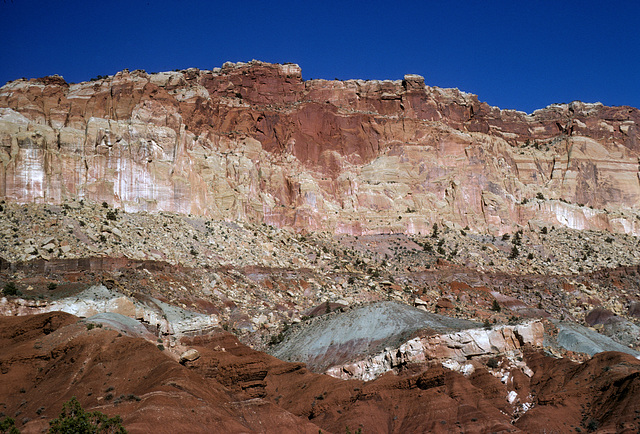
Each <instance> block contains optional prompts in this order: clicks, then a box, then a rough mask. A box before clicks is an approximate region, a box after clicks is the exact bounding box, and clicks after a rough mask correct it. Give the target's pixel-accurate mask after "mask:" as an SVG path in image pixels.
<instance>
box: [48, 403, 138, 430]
mask: <svg viewBox="0 0 640 434" xmlns="http://www.w3.org/2000/svg"><path fill="white" fill-rule="evenodd" d="M126 432H127V430H125V429H124V427H123V426H122V419H121V418H120V416H114V417H107V416H106V415H105V414H103V413H100V412H99V411H94V412H87V411H85V410H84V409H83V408H82V406H81V405H80V402H78V400H77V399H76V397H75V396H74V397H73V398H71V399H70V400H69V401H67V402H65V403H64V404H63V405H62V412H61V413H60V415H59V416H58V418H57V419H54V420H52V421H51V422H49V434H68V433H74V434H126Z"/></svg>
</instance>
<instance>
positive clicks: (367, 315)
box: [271, 302, 480, 371]
mask: <svg viewBox="0 0 640 434" xmlns="http://www.w3.org/2000/svg"><path fill="white" fill-rule="evenodd" d="M478 326H480V324H478V323H475V322H472V321H466V320H460V319H456V318H448V317H445V316H441V315H436V314H433V313H428V312H424V311H421V310H419V309H416V308H413V307H410V306H406V305H401V304H398V303H393V302H382V303H376V304H370V305H366V306H360V307H355V308H353V309H350V310H348V311H346V312H344V313H336V314H332V315H327V316H324V317H321V318H319V319H317V320H315V321H313V322H312V323H311V324H310V325H307V326H303V327H296V328H295V329H294V330H292V332H291V333H290V334H288V335H287V337H286V339H285V340H284V341H283V342H282V343H281V344H278V345H277V346H275V347H274V348H273V349H272V350H271V352H272V354H273V355H275V356H276V357H278V358H281V359H283V360H289V361H295V362H304V363H305V364H306V365H307V366H309V367H310V368H311V369H312V370H317V371H323V370H324V369H326V368H328V367H329V366H332V365H335V364H338V363H341V362H347V361H350V360H349V358H353V357H357V355H365V354H368V353H371V352H375V351H376V349H379V348H384V347H397V346H398V345H399V344H400V343H402V342H403V340H406V339H407V338H408V337H409V336H411V335H412V334H413V333H414V332H416V331H418V330H421V329H428V330H431V331H432V332H433V333H447V332H452V331H459V330H461V329H466V328H471V327H478Z"/></svg>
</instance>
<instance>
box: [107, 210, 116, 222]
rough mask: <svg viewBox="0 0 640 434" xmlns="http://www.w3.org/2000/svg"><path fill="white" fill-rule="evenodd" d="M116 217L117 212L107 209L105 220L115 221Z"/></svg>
mask: <svg viewBox="0 0 640 434" xmlns="http://www.w3.org/2000/svg"><path fill="white" fill-rule="evenodd" d="M116 218H117V214H116V213H115V212H113V211H111V210H109V211H107V220H113V221H115V220H116Z"/></svg>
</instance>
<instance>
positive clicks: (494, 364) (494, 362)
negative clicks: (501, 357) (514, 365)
mask: <svg viewBox="0 0 640 434" xmlns="http://www.w3.org/2000/svg"><path fill="white" fill-rule="evenodd" d="M498 365H499V363H498V359H496V358H495V357H491V358H490V359H489V360H487V366H488V367H489V368H491V369H496V368H497V367H498Z"/></svg>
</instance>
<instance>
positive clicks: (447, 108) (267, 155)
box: [0, 61, 640, 234]
mask: <svg viewBox="0 0 640 434" xmlns="http://www.w3.org/2000/svg"><path fill="white" fill-rule="evenodd" d="M639 121H640V112H639V111H638V110H637V109H635V108H630V107H605V106H603V105H601V104H584V103H579V102H574V103H571V104H559V105H552V106H549V107H547V108H545V109H542V110H538V111H536V112H534V113H533V114H531V115H527V114H525V113H522V112H515V111H506V110H499V109H498V108H495V107H490V106H488V105H487V104H485V103H481V102H479V101H478V99H477V97H476V96H474V95H470V94H465V93H462V92H460V91H458V90H457V89H439V88H435V87H429V86H425V84H424V80H423V78H422V77H420V76H416V75H407V76H405V79H404V80H401V81H400V80H398V81H361V80H349V81H344V82H342V81H326V80H307V81H304V80H302V78H301V71H300V68H299V67H298V66H297V65H292V64H285V65H271V64H266V63H262V62H255V61H254V62H251V63H247V64H244V63H243V64H225V65H224V66H223V67H222V68H216V69H214V70H212V71H200V70H197V69H189V70H184V71H181V72H165V73H158V74H147V73H145V72H143V71H133V72H129V71H123V72H119V73H117V74H116V75H115V76H112V77H109V78H106V79H101V80H97V81H92V82H86V83H80V84H73V85H70V84H68V83H66V82H65V81H64V80H63V79H62V78H60V77H57V76H53V77H45V78H42V79H32V80H29V81H27V80H17V81H14V82H10V83H8V84H6V85H5V86H3V87H2V88H0V163H1V164H0V197H3V198H5V199H8V200H15V201H19V202H31V201H36V202H48V203H59V202H62V201H65V200H69V199H88V200H93V201H97V202H102V201H106V202H108V203H111V204H114V205H115V206H118V207H121V208H123V209H125V210H127V211H138V210H148V211H174V212H183V213H192V214H200V215H206V216H210V217H212V218H218V219H247V220H252V221H263V222H266V223H269V224H273V225H277V226H287V227H292V228H295V229H303V230H318V229H321V230H330V231H333V232H337V233H351V234H366V233H389V232H407V233H418V232H426V231H428V230H429V229H430V227H431V225H432V224H433V223H434V222H450V223H451V224H452V225H454V226H455V225H460V227H464V226H470V227H471V228H473V229H476V230H480V231H489V232H492V233H499V232H502V231H507V230H511V229H513V227H514V226H515V225H518V224H520V225H522V224H527V223H529V224H532V225H539V224H550V225H553V224H556V225H557V224H560V225H565V226H569V227H572V228H577V229H583V228H585V229H586V228H592V229H607V230H613V231H617V232H626V233H633V234H640V220H638V219H637V218H636V215H637V206H638V204H639V203H640V182H639V178H638V159H639V157H640V145H639V141H638V135H639V134H640V131H639V129H638V123H639Z"/></svg>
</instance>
